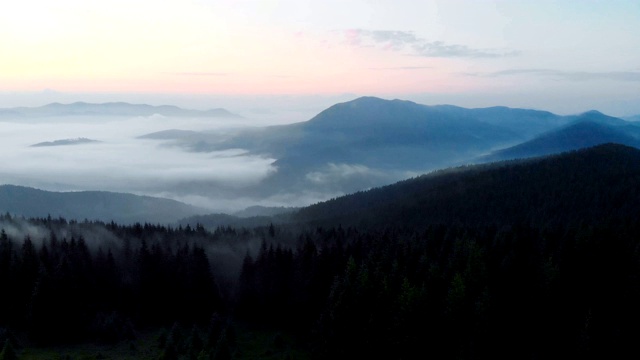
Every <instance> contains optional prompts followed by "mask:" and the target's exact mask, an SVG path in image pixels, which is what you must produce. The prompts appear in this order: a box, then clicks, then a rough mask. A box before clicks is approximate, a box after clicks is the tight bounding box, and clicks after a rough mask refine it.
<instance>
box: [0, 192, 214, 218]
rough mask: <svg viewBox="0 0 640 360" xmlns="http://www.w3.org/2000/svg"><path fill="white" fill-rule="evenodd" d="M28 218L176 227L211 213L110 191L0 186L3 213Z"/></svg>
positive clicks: (147, 197)
mask: <svg viewBox="0 0 640 360" xmlns="http://www.w3.org/2000/svg"><path fill="white" fill-rule="evenodd" d="M7 212H8V213H11V214H16V215H21V216H25V217H47V216H48V215H51V216H52V217H55V218H57V217H60V216H62V217H64V218H67V219H75V220H84V219H88V220H101V221H105V222H109V221H112V220H113V221H115V222H118V223H123V224H131V223H135V222H140V223H145V222H148V223H152V224H157V223H160V224H175V223H177V221H178V220H179V219H182V218H185V217H188V216H193V215H197V214H203V213H206V212H207V211H206V210H204V209H201V208H197V207H194V206H191V205H187V204H184V203H181V202H178V201H175V200H169V199H163V198H155V197H150V196H138V195H132V194H124V193H114V192H107V191H77V192H53V191H44V190H39V189H34V188H29V187H24V186H15V185H0V213H7Z"/></svg>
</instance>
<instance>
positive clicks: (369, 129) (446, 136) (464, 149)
mask: <svg viewBox="0 0 640 360" xmlns="http://www.w3.org/2000/svg"><path fill="white" fill-rule="evenodd" d="M2 112H4V113H5V115H6V114H7V113H14V112H15V113H23V114H31V115H35V116H44V115H42V114H47V113H49V114H54V113H55V114H58V115H60V114H85V115H86V114H91V113H100V114H101V115H104V114H111V115H122V114H129V115H134V114H135V115H142V114H146V115H148V114H153V113H162V114H166V115H168V116H187V115H188V114H191V115H189V116H195V115H194V114H196V113H197V114H201V115H203V114H215V113H216V111H212V112H193V111H192V110H183V109H180V108H177V107H173V106H160V107H154V106H149V105H131V104H126V103H108V104H87V103H74V104H69V105H62V104H50V105H47V106H44V107H40V108H12V109H9V110H7V109H5V110H3V111H0V113H2ZM36 114H40V115H36ZM0 116H2V115H0ZM203 116H204V115H203ZM141 138H145V139H153V140H155V141H161V142H167V143H168V144H170V145H173V146H179V147H182V148H184V149H186V150H189V151H194V152H211V151H217V150H227V149H244V150H246V151H247V152H248V154H252V155H259V156H267V157H270V158H273V159H275V161H274V162H273V164H272V165H273V167H274V169H275V171H273V172H272V173H271V174H270V175H269V176H267V177H266V178H265V179H263V180H262V181H260V182H259V183H257V184H256V185H250V186H245V187H229V188H225V189H222V190H220V189H214V188H213V187H212V186H213V185H210V184H206V183H201V182H200V183H195V182H194V183H187V184H178V185H176V189H170V190H172V191H175V192H176V193H178V192H179V191H183V190H185V189H187V188H188V190H189V191H190V192H191V193H213V192H214V190H215V191H217V192H219V193H225V194H226V195H227V196H229V197H233V196H242V197H244V198H252V199H256V203H258V202H260V203H265V202H264V201H259V200H264V199H268V198H270V197H287V198H293V199H295V198H300V197H304V196H306V195H307V194H310V193H311V194H314V196H315V198H316V199H317V198H324V199H328V198H331V197H338V196H340V195H344V194H349V193H356V192H361V191H365V190H367V189H374V188H379V187H381V186H385V185H389V184H392V183H396V182H398V181H403V180H406V179H409V178H414V177H416V176H420V175H421V174H425V173H430V172H433V171H439V170H441V169H447V168H449V169H459V167H460V166H466V165H471V164H481V163H489V162H494V161H501V160H512V159H523V158H530V157H539V156H547V155H552V154H557V153H560V152H566V151H572V150H577V149H582V148H586V147H591V146H596V145H599V144H604V143H617V144H623V145H627V146H631V147H636V148H640V125H639V123H636V122H633V121H628V120H623V119H620V118H615V117H610V116H607V115H605V114H602V113H600V112H597V111H588V112H585V113H582V114H578V115H571V116H561V115H556V114H553V113H550V112H548V111H541V110H531V109H512V108H507V107H490V108H480V109H466V108H462V107H457V106H452V105H435V106H427V105H422V104H418V103H415V102H411V101H404V100H384V99H380V98H375V97H362V98H358V99H355V100H353V101H349V102H345V103H339V104H336V105H333V106H331V107H329V108H327V109H326V110H324V111H322V112H320V113H319V114H318V115H316V116H315V117H313V118H312V119H310V120H308V121H304V122H298V123H293V124H288V125H278V126H269V127H261V128H245V129H242V130H238V131H236V132H235V133H231V135H230V134H229V132H225V133H224V134H222V133H216V132H201V131H193V130H187V129H167V130H165V131H160V132H155V133H150V134H147V135H143V136H141ZM49 145H55V142H53V143H51V144H49ZM448 171H454V170H448ZM454 172H455V171H454ZM24 199H27V200H28V201H25V200H24ZM35 199H39V200H35ZM0 200H1V201H0V204H1V206H0V211H9V212H12V213H18V214H23V215H26V216H46V215H47V214H51V215H52V216H58V215H60V216H64V217H70V218H89V219H101V220H105V221H110V220H116V221H122V222H132V221H133V222H135V221H143V222H144V221H149V222H170V223H175V222H176V221H178V220H179V219H183V218H189V217H191V216H196V215H197V216H202V215H204V214H206V213H207V211H206V210H204V209H199V208H196V207H191V206H188V205H186V204H181V203H178V202H171V201H168V202H164V200H152V199H151V198H142V197H136V196H134V195H124V194H114V193H106V192H79V193H45V192H41V191H37V190H34V189H29V190H28V189H25V188H20V187H3V191H2V193H0ZM316 201H317V200H316ZM83 203H85V204H84V205H83ZM90 204H97V205H95V206H93V205H90ZM276 212H278V211H276ZM237 215H238V214H237ZM237 215H234V217H233V218H231V217H228V215H226V214H225V215H224V216H221V215H220V214H214V215H211V217H210V218H208V219H207V218H198V219H197V221H199V222H207V223H208V224H210V225H211V226H218V225H221V224H224V223H235V224H249V223H250V224H256V223H260V224H264V223H265V221H271V220H269V219H270V218H269V217H270V216H272V215H273V214H266V213H260V214H257V213H256V214H252V215H249V216H248V217H249V218H250V220H246V219H245V220H240V218H241V216H237ZM245 217H246V216H245ZM265 219H266V220H265ZM280 220H282V219H280ZM185 221H186V222H189V221H193V218H191V219H190V220H185Z"/></svg>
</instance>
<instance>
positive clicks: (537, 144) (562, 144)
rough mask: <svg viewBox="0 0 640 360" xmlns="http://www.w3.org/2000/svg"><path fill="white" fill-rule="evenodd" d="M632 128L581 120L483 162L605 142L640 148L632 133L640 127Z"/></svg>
mask: <svg viewBox="0 0 640 360" xmlns="http://www.w3.org/2000/svg"><path fill="white" fill-rule="evenodd" d="M618 120H619V119H618ZM620 121H624V120H620ZM628 127H629V128H627V127H625V126H621V125H610V124H607V123H605V122H602V121H594V120H592V119H589V118H580V119H579V121H576V122H572V123H571V125H568V126H566V127H562V128H560V129H558V130H554V131H550V132H547V133H544V134H542V135H540V136H538V137H536V138H534V139H532V140H529V141H527V142H524V143H522V144H518V145H515V146H512V147H509V148H506V149H502V150H498V151H495V152H493V153H492V154H490V155H488V156H486V157H483V158H481V159H482V161H483V162H485V161H497V160H509V159H518V158H527V157H534V156H543V155H549V154H556V153H560V152H564V151H570V150H577V149H582V148H586V147H590V146H595V145H599V144H605V143H617V144H623V145H628V146H633V147H636V148H639V147H640V140H638V138H636V137H634V136H632V134H633V133H634V132H637V131H638V130H640V128H638V129H636V128H635V127H634V126H628Z"/></svg>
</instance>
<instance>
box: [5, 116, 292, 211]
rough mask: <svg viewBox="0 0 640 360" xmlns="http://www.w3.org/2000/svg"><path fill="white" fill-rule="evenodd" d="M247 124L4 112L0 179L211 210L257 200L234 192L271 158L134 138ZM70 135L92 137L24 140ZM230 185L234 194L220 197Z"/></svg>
mask: <svg viewBox="0 0 640 360" xmlns="http://www.w3.org/2000/svg"><path fill="white" fill-rule="evenodd" d="M252 123H253V124H255V123H256V121H253V122H252V120H248V119H245V118H233V119H225V118H184V117H180V118H173V117H165V116H161V115H153V116H149V117H113V116H110V117H104V116H60V117H46V118H36V119H32V118H27V119H21V120H20V121H17V120H14V119H7V120H5V121H4V122H1V123H0V134H2V138H3V142H2V144H1V145H0V163H2V164H3V166H2V168H1V169H0V183H3V184H15V185H23V186H31V187H36V188H40V189H43V190H52V191H82V190H103V191H115V192H128V193H134V194H139V195H151V196H162V197H167V198H173V199H176V200H180V201H184V202H187V203H191V204H193V205H197V206H200V207H206V208H208V209H211V210H212V211H233V210H239V209H242V208H244V207H246V206H249V205H253V204H255V203H259V202H261V201H262V202H263V203H264V201H263V200H264V199H255V198H239V199H236V196H235V194H237V193H238V192H242V189H243V188H244V187H247V186H251V185H255V184H256V183H258V182H260V181H261V180H262V179H264V178H265V177H266V176H268V175H269V174H270V173H272V172H273V171H274V167H273V166H272V165H271V164H272V163H273V161H274V159H271V158H269V157H268V156H261V155H250V154H248V153H247V152H246V151H244V150H243V149H228V150H224V151H213V152H190V151H188V150H187V149H185V148H184V147H180V146H175V145H173V144H172V143H171V142H170V141H167V140H152V139H140V138H138V137H140V136H143V135H146V134H149V133H153V132H157V131H163V130H168V129H180V130H191V131H206V132H208V133H211V136H212V137H216V136H218V137H223V136H225V134H228V133H229V132H232V131H234V130H236V129H240V128H244V127H247V126H250V125H251V124H252ZM78 138H84V139H90V140H96V142H88V143H80V144H70V145H58V146H39V147H33V146H32V145H34V144H39V143H43V142H53V141H56V140H64V139H78ZM193 184H198V185H199V186H192V185H193ZM203 184H204V185H206V186H202V185H203ZM229 190H233V191H229ZM230 192H233V193H234V196H228V197H227V196H225V194H227V193H230ZM267 203H268V201H267ZM274 204H277V205H280V204H279V203H277V202H274Z"/></svg>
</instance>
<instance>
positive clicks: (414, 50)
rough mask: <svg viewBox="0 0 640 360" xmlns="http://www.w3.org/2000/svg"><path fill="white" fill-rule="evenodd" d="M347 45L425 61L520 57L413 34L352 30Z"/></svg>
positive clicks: (348, 33) (346, 33)
mask: <svg viewBox="0 0 640 360" xmlns="http://www.w3.org/2000/svg"><path fill="white" fill-rule="evenodd" d="M343 35H344V37H345V39H346V41H347V44H349V45H351V46H362V47H380V48H382V49H385V50H391V51H406V52H407V53H408V54H410V55H415V56H423V57H466V58H497V57H506V56H516V55H519V54H520V52H518V51H514V50H501V49H478V48H472V47H469V46H466V45H460V44H447V43H445V42H442V41H430V40H427V39H424V38H421V37H418V36H416V35H415V34H414V33H413V32H410V31H392V30H363V29H348V30H345V31H344V32H343Z"/></svg>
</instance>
